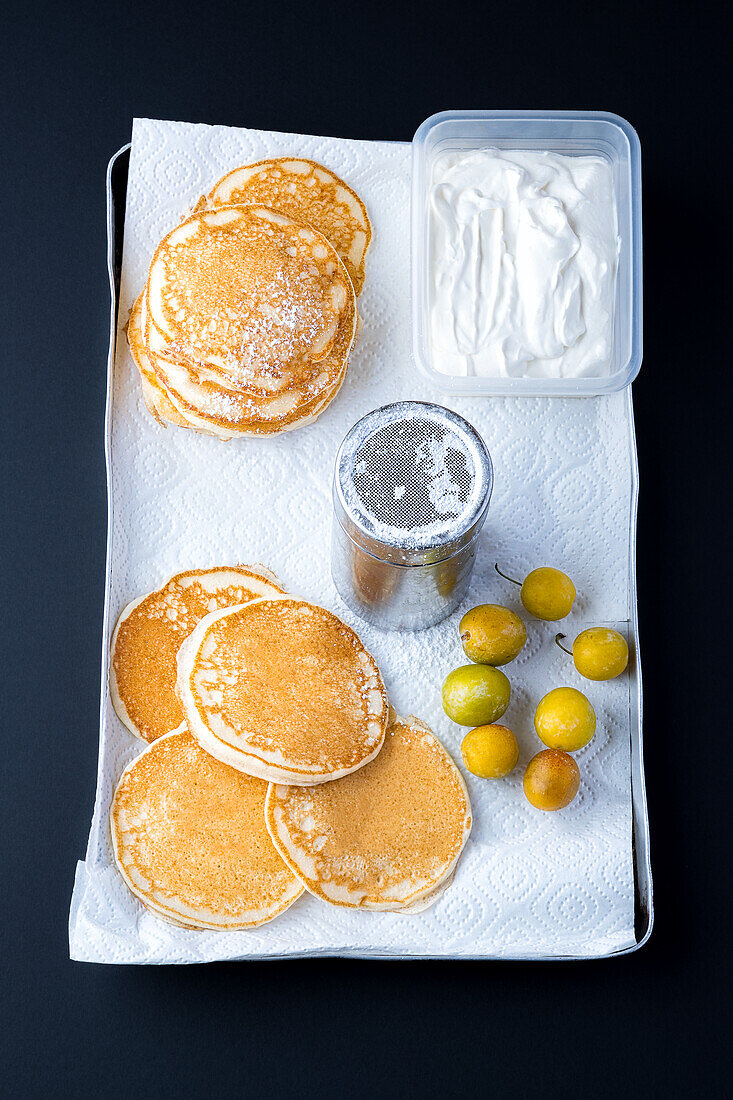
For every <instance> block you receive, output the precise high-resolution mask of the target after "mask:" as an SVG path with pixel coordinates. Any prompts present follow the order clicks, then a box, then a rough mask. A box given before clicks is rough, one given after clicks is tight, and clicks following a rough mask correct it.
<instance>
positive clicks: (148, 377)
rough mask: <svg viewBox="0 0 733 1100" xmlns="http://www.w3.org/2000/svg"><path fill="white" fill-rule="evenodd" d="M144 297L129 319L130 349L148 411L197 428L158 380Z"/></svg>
mask: <svg viewBox="0 0 733 1100" xmlns="http://www.w3.org/2000/svg"><path fill="white" fill-rule="evenodd" d="M143 297H144V294H141V295H139V297H138V298H137V299H136V301H135V304H134V305H133V307H132V309H131V311H130V319H129V321H128V323H127V342H128V344H129V345H130V353H131V354H132V358H133V360H134V362H135V366H136V367H137V369H138V373H139V375H140V385H141V387H142V394H143V400H144V401H145V404H146V406H147V409H148V412H150V413H151V415H152V416H153V417H154V418H155V419H156V420H157V421H158V423H159V424H162V425H163V426H165V424H166V423H168V424H176V425H178V426H179V427H182V428H194V426H193V425H192V424H191V423H190V422H189V421H188V420H186V419H185V418H184V417H183V416H182V414H181V413H180V412H179V411H178V409H177V408H176V407H175V405H174V404H173V402H172V401H171V400H170V397H169V395H168V393H167V392H166V390H165V389H164V388H163V386H162V385H161V383H160V382H159V381H158V379H157V377H156V375H155V371H154V370H153V368H152V366H151V362H150V357H149V355H148V352H147V349H146V347H145V342H144V340H143V331H142V314H143ZM194 431H199V432H204V433H205V434H207V435H211V434H212V433H211V432H206V431H205V429H203V428H194ZM226 438H227V439H229V438H231V436H227V437H226Z"/></svg>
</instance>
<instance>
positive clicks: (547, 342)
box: [429, 148, 618, 378]
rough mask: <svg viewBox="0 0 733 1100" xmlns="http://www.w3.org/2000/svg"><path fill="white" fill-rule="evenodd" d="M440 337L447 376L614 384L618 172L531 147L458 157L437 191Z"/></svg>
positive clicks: (434, 237)
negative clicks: (608, 380)
mask: <svg viewBox="0 0 733 1100" xmlns="http://www.w3.org/2000/svg"><path fill="white" fill-rule="evenodd" d="M429 201H430V213H429V222H430V235H431V241H430V268H431V275H432V278H431V286H430V338H431V342H432V345H433V348H434V349H435V352H436V361H437V362H438V364H439V366H440V369H441V370H443V371H445V372H446V373H447V374H478V375H489V376H492V375H494V376H500V375H511V376H515V377H520V378H521V377H523V376H525V375H537V376H539V377H545V378H562V377H577V376H582V375H599V374H608V372H609V367H610V362H611V348H612V343H613V309H614V296H615V282H616V262H617V256H618V234H617V229H616V204H615V200H614V195H613V177H612V174H611V167H610V165H609V164H608V162H607V161H605V160H603V159H602V158H601V157H568V156H563V155H562V154H558V153H550V152H535V151H533V150H527V149H516V150H508V149H497V148H494V149H490V148H489V149H477V150H473V151H467V152H458V153H448V154H446V155H444V156H442V157H440V158H439V159H438V160H437V161H436V163H435V165H434V167H433V185H432V187H431V189H430V196H429Z"/></svg>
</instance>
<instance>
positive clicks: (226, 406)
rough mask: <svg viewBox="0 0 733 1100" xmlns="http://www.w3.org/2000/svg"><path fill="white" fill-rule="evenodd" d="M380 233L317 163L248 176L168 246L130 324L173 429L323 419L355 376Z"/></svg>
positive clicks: (254, 431) (220, 431)
mask: <svg viewBox="0 0 733 1100" xmlns="http://www.w3.org/2000/svg"><path fill="white" fill-rule="evenodd" d="M370 239H371V226H370V224H369V218H368V215H367V212H366V207H365V206H364V203H363V202H362V201H361V199H360V198H359V196H358V195H357V194H356V193H355V192H354V191H352V190H351V188H350V187H348V185H347V184H346V183H344V181H343V180H341V179H339V177H338V176H336V175H334V173H333V172H330V171H329V170H328V169H326V168H324V167H323V166H322V165H319V164H316V163H315V162H313V161H307V160H298V159H293V158H285V157H281V158H277V159H274V160H266V161H259V162H257V163H256V164H251V165H247V166H244V167H242V168H237V169H235V170H234V171H233V172H230V173H228V174H227V175H226V176H224V178H223V179H221V180H219V182H218V183H217V184H216V185H215V187H214V188H213V189H212V191H211V192H210V194H209V195H207V196H205V197H203V198H201V199H200V200H199V202H198V204H197V205H196V207H195V208H194V210H193V212H192V213H191V214H190V215H189V216H188V217H186V218H185V219H184V221H183V222H182V223H181V224H180V225H178V226H176V228H175V229H173V230H172V231H171V232H170V233H168V234H167V236H165V237H164V238H163V240H162V241H161V242H160V244H159V245H158V247H157V249H156V251H155V254H154V256H153V260H152V263H151V264H150V269H149V272H148V278H147V281H146V284H145V287H144V289H143V291H142V293H141V295H140V296H139V298H138V299H137V301H136V302H135V304H134V306H133V309H132V312H131V314H130V320H129V324H128V331H127V335H128V341H129V344H130V350H131V352H132V356H133V359H134V360H135V363H136V365H137V368H138V371H139V374H140V380H141V384H142V391H143V397H144V399H145V403H146V405H147V407H148V409H149V410H150V412H151V413H152V415H153V416H154V417H155V419H156V420H158V421H159V422H160V423H161V424H166V423H170V424H176V425H179V426H180V427H184V428H191V429H193V430H195V431H198V432H203V433H206V434H210V435H215V436H218V437H219V438H220V439H231V438H232V437H234V436H267V435H272V434H274V433H276V432H282V431H289V430H291V429H293V428H298V427H302V426H303V425H305V424H309V423H312V422H313V420H315V419H316V417H317V416H319V415H320V413H321V412H323V410H324V409H325V408H326V407H327V406H328V405H329V404H330V403H331V401H333V399H334V397H335V396H336V394H337V393H338V391H339V388H340V387H341V384H342V382H343V380H344V376H345V374H346V368H347V363H348V357H349V353H350V351H351V348H352V345H353V342H354V337H355V334H356V327H357V312H356V296H357V294H358V293H360V291H361V289H362V286H363V283H364V260H365V256H366V251H367V248H368V246H369V241H370Z"/></svg>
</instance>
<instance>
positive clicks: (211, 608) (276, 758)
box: [110, 566, 471, 930]
mask: <svg viewBox="0 0 733 1100" xmlns="http://www.w3.org/2000/svg"><path fill="white" fill-rule="evenodd" d="M110 691H111V696H112V701H113V704H114V706H115V710H116V711H117V714H118V715H119V717H120V719H121V720H122V721H123V722H124V724H125V725H126V726H127V728H128V729H129V730H131V732H132V733H134V734H135V735H136V736H138V737H140V738H141V739H142V740H144V741H147V742H149V744H148V746H147V748H146V749H145V751H144V752H143V753H142V754H141V755H140V756H138V757H137V759H136V760H133V762H132V763H131V764H130V765H129V766H128V767H127V768H126V770H125V771H124V773H123V775H122V778H121V780H120V783H119V785H118V788H117V791H116V792H115V796H114V799H113V804H112V811H111V829H112V839H113V848H114V853H115V858H116V861H117V864H118V867H119V869H120V871H121V873H122V876H123V878H124V880H125V882H126V883H127V885H128V886H129V887H130V889H131V891H132V892H133V893H134V894H135V895H136V896H137V897H138V898H139V899H140V900H141V901H142V903H143V904H144V905H145V906H146V907H147V908H148V909H150V911H151V912H153V913H154V914H155V915H156V916H158V917H160V918H161V919H163V920H167V921H170V922H172V923H174V924H180V925H182V926H184V927H188V928H212V929H227V930H231V929H239V928H248V927H253V926H256V925H259V924H263V923H264V922H266V921H269V920H272V919H273V917H276V916H278V915H279V914H280V913H282V912H284V911H285V909H287V908H288V907H289V906H290V905H291V904H292V902H293V901H295V900H296V898H297V897H298V896H299V895H300V894H301V893H302V892H303V889H306V890H308V891H309V893H311V894H312V895H313V896H315V897H318V898H320V899H321V900H322V901H325V902H328V903H329V904H332V905H341V906H346V907H348V908H353V909H362V910H385V911H392V912H401V913H416V912H419V911H420V910H422V909H425V908H427V907H428V906H429V905H431V904H432V903H433V902H434V901H435V900H437V898H438V897H439V896H440V895H441V894H442V893H443V891H444V890H445V889H446V887H447V886H448V885H449V883H450V881H451V879H452V875H453V871H454V868H455V865H456V862H457V860H458V857H459V856H460V854H461V851H462V849H463V846H464V845H465V843H466V840H467V838H468V833H469V831H470V827H471V811H470V805H469V800H468V794H467V791H466V787H465V784H464V782H463V778H462V776H461V774H460V772H459V770H458V768H457V767H456V765H455V764H454V762H453V760H452V759H451V757H450V756H449V755H448V753H447V752H446V750H445V749H444V748H443V746H442V745H441V744H440V742H439V741H438V740H437V738H436V737H435V736H434V735H433V734H432V733H431V731H430V730H429V729H428V728H427V727H426V726H425V725H424V724H423V723H422V722H420V721H419V720H418V719H415V718H408V719H400V718H397V717H396V716H395V714H394V712H393V711H392V710H391V708H390V707H389V704H388V702H387V695H386V691H385V687H384V683H383V681H382V677H381V675H380V672H379V669H378V668H377V665H376V663H375V661H374V658H373V657H372V656H371V655H370V654H369V653H368V652H367V651H366V649H365V648H364V646H363V644H362V643H361V641H360V639H359V638H358V637H357V635H356V634H355V633H354V631H353V630H351V629H350V627H348V626H347V625H346V624H345V623H343V622H341V620H340V619H338V618H337V617H336V616H335V615H333V614H332V613H331V612H330V611H327V610H326V609H325V608H322V607H318V606H316V605H315V604H311V603H308V602H307V601H305V600H302V599H297V598H295V597H292V596H289V595H287V594H286V593H285V592H284V590H283V589H282V587H281V586H280V584H279V582H278V581H277V579H276V578H275V577H274V576H273V575H272V574H271V573H270V572H269V571H268V570H265V569H263V568H262V567H259V566H258V567H254V568H250V567H245V566H234V567H229V566H227V567H221V568H213V569H207V570H192V571H189V572H187V573H178V574H176V575H175V576H174V577H172V578H171V579H170V580H169V581H167V582H166V583H165V584H164V585H163V586H162V587H161V588H159V589H157V590H156V591H155V592H151V593H148V594H147V595H145V596H143V597H141V598H140V599H138V600H135V601H134V602H133V603H131V604H130V605H129V606H128V607H127V608H125V610H124V611H123V613H122V615H121V616H120V619H119V622H118V624H117V626H116V628H115V632H114V635H113V638H112V654H111V662H110Z"/></svg>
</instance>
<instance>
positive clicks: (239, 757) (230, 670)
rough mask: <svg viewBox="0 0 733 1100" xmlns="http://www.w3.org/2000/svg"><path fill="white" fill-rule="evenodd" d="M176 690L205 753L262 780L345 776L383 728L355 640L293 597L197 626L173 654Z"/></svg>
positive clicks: (371, 753)
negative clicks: (177, 652)
mask: <svg viewBox="0 0 733 1100" xmlns="http://www.w3.org/2000/svg"><path fill="white" fill-rule="evenodd" d="M177 690H178V696H179V699H180V700H181V704H182V707H183V712H184V715H185V717H186V722H187V724H188V727H189V729H190V730H191V733H192V734H193V736H194V737H195V738H196V739H197V740H198V741H199V743H200V744H201V746H202V747H203V748H204V749H206V751H207V752H210V753H211V754H212V755H213V756H216V757H218V759H220V760H223V761H224V762H225V763H227V764H231V765H232V766H233V767H236V768H241V769H242V771H246V772H249V773H250V774H251V775H257V776H260V777H261V778H263V779H274V780H281V781H287V782H288V783H296V784H312V783H324V782H327V781H328V780H332V779H335V778H336V777H338V776H340V775H347V774H348V773H349V772H352V771H356V769H357V768H362V767H363V766H364V765H365V764H367V763H368V762H369V761H370V760H372V759H373V758H374V757H375V756H376V754H377V753H378V752H379V750H380V748H381V746H382V742H383V740H384V733H385V730H386V728H387V720H388V706H387V696H386V692H385V689H384V684H383V683H382V678H381V676H380V674H379V669H378V668H377V666H376V664H375V662H374V659H373V658H372V657H371V656H370V654H369V653H367V651H366V650H365V648H364V646H363V645H362V643H361V641H360V640H359V638H358V637H357V635H356V634H355V633H354V631H353V630H351V629H350V627H348V626H347V625H346V624H345V623H342V622H341V620H340V619H338V618H337V617H336V616H335V615H333V614H332V613H331V612H330V611H326V610H325V608H322V607H317V606H316V605H315V604H310V603H306V602H305V601H304V600H297V599H293V598H291V597H280V598H274V599H261V600H255V601H253V602H252V603H249V604H246V605H244V606H242V607H232V608H225V609H224V610H223V611H215V612H213V614H211V615H208V616H207V617H206V618H205V619H202V620H201V622H200V623H199V625H198V626H197V627H196V629H195V630H194V631H193V632H192V633H191V634H190V635H189V637H188V638H187V639H186V641H185V642H184V643H183V645H182V646H181V649H180V651H179V654H178V683H177Z"/></svg>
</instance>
